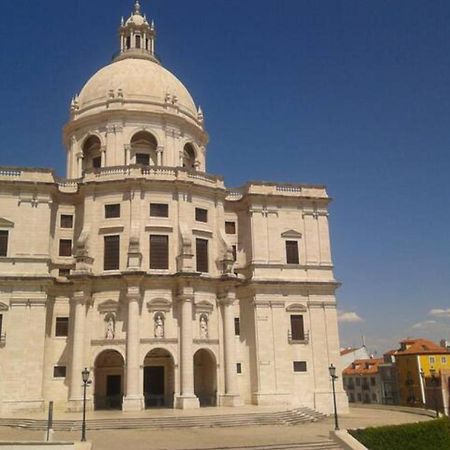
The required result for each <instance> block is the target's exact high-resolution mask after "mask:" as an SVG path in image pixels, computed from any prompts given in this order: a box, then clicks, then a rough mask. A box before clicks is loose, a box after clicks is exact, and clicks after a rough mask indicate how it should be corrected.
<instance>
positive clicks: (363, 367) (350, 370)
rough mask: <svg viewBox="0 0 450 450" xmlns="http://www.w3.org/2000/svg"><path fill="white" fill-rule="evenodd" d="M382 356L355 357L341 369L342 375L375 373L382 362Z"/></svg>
mask: <svg viewBox="0 0 450 450" xmlns="http://www.w3.org/2000/svg"><path fill="white" fill-rule="evenodd" d="M383 362H384V359H383V358H370V359H356V360H355V361H353V362H352V363H351V364H350V365H349V366H348V367H346V368H345V369H344V370H343V371H342V374H343V375H375V374H377V373H378V365H379V364H383Z"/></svg>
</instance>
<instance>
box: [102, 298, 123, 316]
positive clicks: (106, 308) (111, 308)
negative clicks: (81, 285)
mask: <svg viewBox="0 0 450 450" xmlns="http://www.w3.org/2000/svg"><path fill="white" fill-rule="evenodd" d="M98 310H99V311H100V312H101V313H112V312H117V311H118V310H119V303H118V302H116V301H114V300H106V301H105V302H103V303H100V304H99V305H98Z"/></svg>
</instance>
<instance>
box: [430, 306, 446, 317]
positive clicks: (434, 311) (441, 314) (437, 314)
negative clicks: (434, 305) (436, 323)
mask: <svg viewBox="0 0 450 450" xmlns="http://www.w3.org/2000/svg"><path fill="white" fill-rule="evenodd" d="M428 315H429V316H433V317H450V308H447V309H432V310H431V311H430V312H429V313H428Z"/></svg>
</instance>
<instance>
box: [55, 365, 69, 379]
mask: <svg viewBox="0 0 450 450" xmlns="http://www.w3.org/2000/svg"><path fill="white" fill-rule="evenodd" d="M53 378H66V366H54V367H53Z"/></svg>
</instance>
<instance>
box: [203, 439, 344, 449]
mask: <svg viewBox="0 0 450 450" xmlns="http://www.w3.org/2000/svg"><path fill="white" fill-rule="evenodd" d="M205 450H343V449H342V448H341V447H339V446H338V445H337V444H336V443H335V442H333V441H330V440H325V441H318V442H303V443H292V444H271V445H258V446H253V445H252V446H243V447H214V448H208V449H205Z"/></svg>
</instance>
